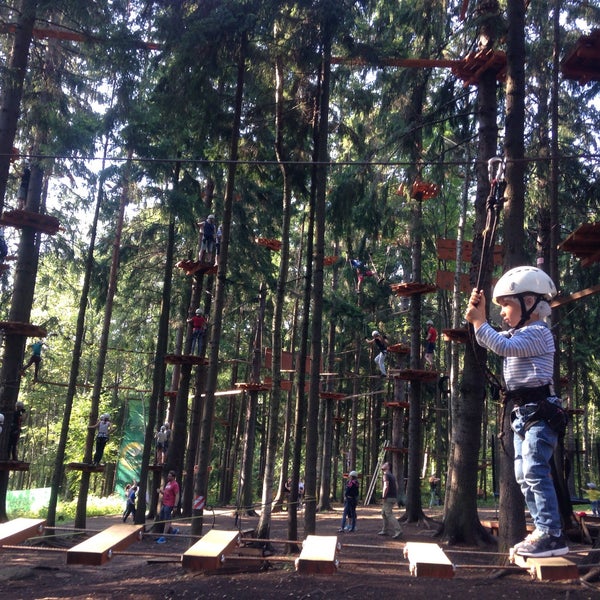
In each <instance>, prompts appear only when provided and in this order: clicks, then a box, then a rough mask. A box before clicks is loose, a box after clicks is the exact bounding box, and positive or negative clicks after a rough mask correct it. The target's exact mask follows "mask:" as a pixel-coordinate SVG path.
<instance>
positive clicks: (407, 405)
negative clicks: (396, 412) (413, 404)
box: [383, 402, 410, 408]
mask: <svg viewBox="0 0 600 600" xmlns="http://www.w3.org/2000/svg"><path fill="white" fill-rule="evenodd" d="M383 406H385V407H386V408H410V402H384V403H383Z"/></svg>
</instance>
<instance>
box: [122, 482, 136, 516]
mask: <svg viewBox="0 0 600 600" xmlns="http://www.w3.org/2000/svg"><path fill="white" fill-rule="evenodd" d="M137 490H138V488H137V485H135V484H134V485H132V486H129V489H128V490H127V492H126V493H127V504H126V505H125V512H124V513H123V523H126V522H127V517H128V516H129V515H133V519H134V520H135V500H136V494H137Z"/></svg>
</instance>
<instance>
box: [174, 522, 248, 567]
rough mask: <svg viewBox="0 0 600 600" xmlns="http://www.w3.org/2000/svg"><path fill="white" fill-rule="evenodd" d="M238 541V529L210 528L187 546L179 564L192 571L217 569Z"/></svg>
mask: <svg viewBox="0 0 600 600" xmlns="http://www.w3.org/2000/svg"><path fill="white" fill-rule="evenodd" d="M239 541H240V533H239V531H223V530H220V529H211V530H210V531H209V532H208V533H207V534H206V535H204V536H203V537H202V538H201V539H200V540H198V541H197V542H196V543H195V544H194V545H193V546H192V547H191V548H188V549H187V550H186V551H185V552H184V554H183V556H182V558H181V565H182V566H183V568H184V569H191V570H192V571H212V570H215V569H218V568H219V567H220V566H221V565H222V564H223V563H224V562H225V558H226V556H227V554H228V553H230V552H231V551H232V550H233V549H234V548H235V547H236V546H237V545H238V544H239Z"/></svg>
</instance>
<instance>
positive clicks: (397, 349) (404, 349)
mask: <svg viewBox="0 0 600 600" xmlns="http://www.w3.org/2000/svg"><path fill="white" fill-rule="evenodd" d="M387 351H388V352H391V353H392V354H410V346H407V345H406V344H391V345H389V346H388V347H387Z"/></svg>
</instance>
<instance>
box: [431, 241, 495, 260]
mask: <svg viewBox="0 0 600 600" xmlns="http://www.w3.org/2000/svg"><path fill="white" fill-rule="evenodd" d="M456 244H457V241H456V240H453V239H449V238H437V239H436V241H435V245H436V249H437V254H438V258H439V259H440V260H456ZM503 253H504V246H500V245H498V244H496V245H495V246H494V253H493V261H494V266H499V265H501V264H502V255H503ZM461 254H462V259H463V261H464V262H465V263H470V262H471V258H472V256H473V242H466V241H465V242H462V243H461Z"/></svg>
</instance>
